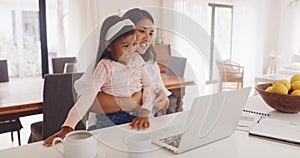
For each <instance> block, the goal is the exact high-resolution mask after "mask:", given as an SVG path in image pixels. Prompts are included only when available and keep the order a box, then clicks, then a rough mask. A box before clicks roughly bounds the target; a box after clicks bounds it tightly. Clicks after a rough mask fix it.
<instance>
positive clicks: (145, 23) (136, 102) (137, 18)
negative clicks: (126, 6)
mask: <svg viewBox="0 0 300 158" xmlns="http://www.w3.org/2000/svg"><path fill="white" fill-rule="evenodd" d="M124 17H125V18H128V19H130V20H131V21H132V22H133V23H134V24H135V25H136V41H137V52H138V53H139V54H140V55H141V56H142V58H143V59H144V60H145V61H146V62H147V65H146V67H147V69H148V71H149V72H150V73H151V74H152V76H151V77H152V80H153V82H155V83H157V84H158V85H159V88H157V89H155V94H156V98H155V100H154V102H153V104H154V105H160V106H155V107H160V108H159V109H156V110H157V111H165V110H166V109H167V108H168V105H169V99H168V97H167V96H168V95H170V94H171V93H170V92H169V91H168V90H167V89H166V88H165V87H164V84H163V82H162V79H161V76H160V70H159V67H158V64H157V62H156V54H155V51H154V49H153V47H152V46H151V43H152V36H153V33H154V29H153V26H154V20H153V17H152V16H151V15H150V14H149V13H148V12H147V11H145V10H141V9H138V8H134V9H131V10H129V11H127V12H126V13H125V14H124ZM100 55H101V54H99V53H98V55H97V62H98V60H99V58H100ZM89 76H90V74H89V73H85V74H84V75H83V77H82V78H81V79H79V80H78V81H77V82H76V83H75V88H76V91H77V92H78V94H79V95H80V94H81V92H82V91H83V89H84V87H85V85H86V83H87V82H89ZM141 99H142V93H141V92H138V93H135V94H133V95H132V97H131V98H117V99H116V98H115V97H114V96H111V95H108V94H105V93H99V94H98V95H97V99H96V100H95V102H94V104H93V106H92V107H91V108H90V111H91V112H95V113H98V114H99V115H101V114H109V115H110V116H114V117H120V119H122V118H121V116H120V115H119V114H120V112H121V111H128V110H133V109H137V108H139V107H140V104H141ZM117 101H118V102H117ZM120 104H121V105H122V107H120V106H119V105H120ZM122 115H123V114H122ZM90 117H91V118H93V119H94V121H92V120H89V122H92V126H93V125H95V124H97V119H96V117H95V114H94V116H93V115H91V116H90ZM133 123H134V122H133ZM89 126H90V128H89V129H90V130H91V129H95V126H94V127H91V125H89ZM72 130H73V129H72V128H70V127H67V126H63V127H62V128H61V130H60V131H59V132H57V133H56V134H54V135H52V136H50V137H49V138H47V139H46V140H45V141H44V146H51V144H52V140H53V139H54V138H55V137H61V138H64V137H65V135H66V134H67V133H69V132H71V131H72Z"/></svg>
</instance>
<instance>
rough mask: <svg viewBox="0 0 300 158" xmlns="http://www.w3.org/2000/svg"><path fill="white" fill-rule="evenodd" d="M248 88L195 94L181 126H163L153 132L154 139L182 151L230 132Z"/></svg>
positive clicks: (166, 146)
mask: <svg viewBox="0 0 300 158" xmlns="http://www.w3.org/2000/svg"><path fill="white" fill-rule="evenodd" d="M250 89H251V87H247V88H242V89H237V90H232V91H226V92H221V93H216V94H212V95H206V96H200V97H196V98H195V99H194V100H193V104H192V108H191V110H190V111H189V115H188V118H187V120H186V122H185V125H184V127H179V126H176V127H166V129H163V130H160V131H158V132H157V134H155V133H154V134H152V138H153V139H152V140H153V143H155V144H157V145H159V146H161V147H164V148H166V149H168V150H169V151H171V152H174V153H182V152H185V151H188V150H191V149H194V148H197V147H200V146H202V145H205V144H208V143H212V142H215V141H217V140H220V139H223V138H226V137H228V136H230V135H232V134H233V132H234V131H235V128H236V125H237V123H238V121H239V118H240V116H241V113H242V111H243V108H244V105H245V103H246V101H247V98H248V95H249V92H250ZM168 128H170V129H168ZM176 129H177V130H176ZM163 132H166V133H163Z"/></svg>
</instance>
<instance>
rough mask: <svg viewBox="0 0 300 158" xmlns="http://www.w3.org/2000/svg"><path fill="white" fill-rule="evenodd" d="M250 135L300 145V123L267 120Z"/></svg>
mask: <svg viewBox="0 0 300 158" xmlns="http://www.w3.org/2000/svg"><path fill="white" fill-rule="evenodd" d="M249 134H252V135H256V136H262V137H267V138H272V139H277V140H282V141H288V142H292V143H300V122H291V121H282V120H277V119H271V118H265V119H262V120H261V121H260V122H259V123H258V124H257V125H255V126H254V127H253V129H252V130H250V132H249Z"/></svg>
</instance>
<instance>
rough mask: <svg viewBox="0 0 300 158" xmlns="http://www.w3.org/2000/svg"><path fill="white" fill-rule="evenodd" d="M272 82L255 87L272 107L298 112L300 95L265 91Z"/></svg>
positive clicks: (299, 110) (282, 110)
mask: <svg viewBox="0 0 300 158" xmlns="http://www.w3.org/2000/svg"><path fill="white" fill-rule="evenodd" d="M271 85H272V83H266V84H260V85H257V86H256V87H255V89H256V91H257V92H258V93H259V95H260V96H261V97H262V98H263V100H264V101H265V102H266V103H267V104H268V105H269V106H270V107H272V108H274V109H276V110H277V111H280V112H286V113H296V112H300V96H291V95H289V94H288V95H283V94H275V93H270V92H265V89H266V88H267V87H269V86H271Z"/></svg>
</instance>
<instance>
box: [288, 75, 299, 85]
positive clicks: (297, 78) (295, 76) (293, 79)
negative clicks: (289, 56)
mask: <svg viewBox="0 0 300 158" xmlns="http://www.w3.org/2000/svg"><path fill="white" fill-rule="evenodd" d="M294 81H300V74H295V75H293V76H292V77H291V79H290V83H291V84H292V83H293V82H294Z"/></svg>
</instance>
